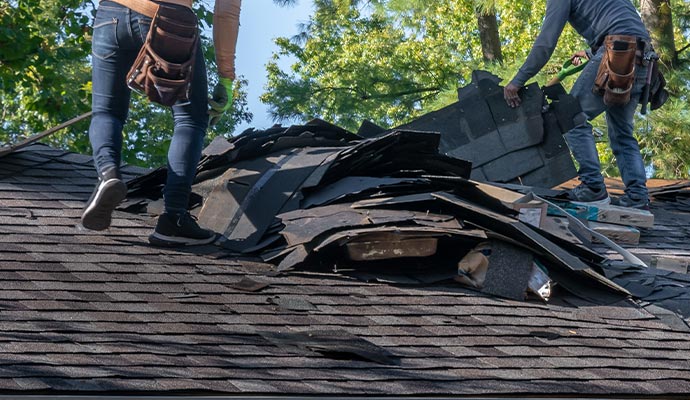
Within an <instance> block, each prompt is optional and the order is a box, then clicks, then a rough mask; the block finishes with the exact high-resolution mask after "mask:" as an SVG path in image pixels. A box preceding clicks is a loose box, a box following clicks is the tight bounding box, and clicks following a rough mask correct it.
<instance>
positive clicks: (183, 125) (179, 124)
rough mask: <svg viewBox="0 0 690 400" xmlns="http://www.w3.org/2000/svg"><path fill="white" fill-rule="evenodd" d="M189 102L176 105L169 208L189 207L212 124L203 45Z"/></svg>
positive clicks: (167, 198)
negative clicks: (205, 141)
mask: <svg viewBox="0 0 690 400" xmlns="http://www.w3.org/2000/svg"><path fill="white" fill-rule="evenodd" d="M189 100H190V101H189V103H188V104H186V105H175V106H173V118H174V119H175V131H174V134H173V137H172V141H171V142H170V148H169V149H168V179H167V182H166V185H165V189H164V197H165V210H166V211H170V212H183V211H186V210H187V205H188V202H189V195H190V193H191V186H192V183H193V181H194V177H195V175H196V167H197V164H198V163H199V159H200V157H201V150H202V147H203V144H204V137H205V136H206V129H207V128H208V82H207V79H206V67H205V64H204V58H203V54H202V51H201V48H198V49H197V52H196V61H195V64H194V77H193V81H192V90H191V94H190V99H189Z"/></svg>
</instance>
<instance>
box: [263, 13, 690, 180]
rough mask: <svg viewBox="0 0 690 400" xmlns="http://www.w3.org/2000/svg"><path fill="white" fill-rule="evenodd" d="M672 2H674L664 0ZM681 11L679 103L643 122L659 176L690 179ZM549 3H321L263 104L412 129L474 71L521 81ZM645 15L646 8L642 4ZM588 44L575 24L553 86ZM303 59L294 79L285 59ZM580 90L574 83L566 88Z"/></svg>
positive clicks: (277, 113) (677, 18)
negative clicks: (488, 40)
mask: <svg viewBox="0 0 690 400" xmlns="http://www.w3.org/2000/svg"><path fill="white" fill-rule="evenodd" d="M661 1H662V2H663V1H664V0H661ZM666 2H668V4H670V5H671V8H672V11H673V17H674V18H673V23H674V27H675V42H676V43H675V46H676V48H677V49H681V51H680V52H679V53H678V56H679V60H678V61H677V62H676V63H675V64H674V65H668V64H667V65H665V68H664V73H665V74H666V77H667V79H668V80H669V89H670V91H671V95H672V98H671V100H670V101H669V102H668V103H667V104H666V105H665V106H664V107H663V108H662V109H660V110H657V111H655V112H652V113H650V114H648V115H647V116H641V115H638V116H637V117H636V119H637V121H636V125H635V126H636V133H637V135H638V138H639V141H640V144H641V147H642V152H643V155H644V157H645V161H646V163H647V164H648V165H649V172H650V176H656V177H665V178H674V177H675V178H681V177H683V178H686V177H688V171H689V170H690V132H689V129H688V128H687V127H688V126H690V114H689V113H688V107H687V104H688V92H689V91H690V73H689V71H688V61H687V58H685V54H684V53H683V51H684V49H685V46H687V45H688V39H689V37H690V35H689V30H688V21H690V5H689V4H690V3H688V2H686V1H683V0H671V1H668V0H666ZM545 4H546V2H545V1H506V0H438V1H433V2H429V1H423V0H371V1H352V0H350V1H345V0H314V5H315V10H316V11H315V13H314V15H313V16H312V18H311V20H310V22H309V24H307V25H306V26H305V29H304V31H303V32H302V34H301V35H299V36H297V37H294V38H280V39H278V41H277V43H278V44H279V46H280V50H279V51H278V52H277V53H275V54H274V62H272V63H269V68H268V72H269V85H268V90H267V91H266V93H265V94H264V96H263V100H264V101H265V102H267V103H268V104H269V105H270V106H271V112H272V113H273V115H274V117H275V118H277V119H282V118H287V117H291V118H301V119H309V118H313V117H321V118H325V119H327V120H331V121H334V122H336V123H338V124H340V125H342V126H344V127H346V128H348V129H351V130H355V131H356V130H357V127H358V126H359V124H360V123H361V121H362V120H363V119H369V120H371V121H372V122H375V123H377V124H379V125H381V126H383V127H387V128H388V127H393V126H396V125H399V124H402V123H405V122H407V121H409V120H411V119H413V118H415V117H417V116H419V115H421V114H424V113H427V112H429V111H433V110H435V109H438V108H441V107H442V106H445V105H448V104H450V103H452V102H454V101H457V93H456V89H457V87H459V86H464V85H465V84H467V83H468V82H467V80H468V79H469V78H470V72H471V71H472V70H473V69H484V70H488V71H491V72H493V73H495V74H496V75H498V76H500V77H502V78H504V80H505V81H506V82H507V81H508V80H509V79H511V78H512V77H513V76H514V74H515V72H516V71H517V69H518V68H519V66H520V65H521V64H522V62H523V61H524V60H525V58H526V57H527V54H528V53H529V50H530V48H531V45H532V43H533V41H534V38H535V37H536V36H537V34H538V33H539V30H540V28H541V22H542V19H543V15H544V9H545ZM636 6H639V3H636ZM478 10H479V11H480V12H487V13H490V14H495V16H496V20H497V22H498V34H499V37H500V46H501V49H500V50H501V52H502V60H491V61H489V60H486V59H484V58H483V57H482V48H481V45H480V39H479V38H480V31H479V26H478V23H477V12H478ZM586 47H587V46H586V43H585V42H584V40H583V39H582V38H581V37H580V36H579V35H578V34H577V33H576V32H575V31H574V30H573V29H572V28H571V27H570V26H569V25H568V26H566V29H565V30H564V32H563V34H562V35H561V38H560V41H559V44H558V47H557V48H556V51H555V53H554V55H553V56H552V58H551V60H550V62H549V63H548V64H547V66H546V67H545V68H544V69H543V70H542V71H541V72H540V73H539V74H538V75H537V76H536V77H535V79H536V81H537V82H539V83H540V84H541V85H543V84H545V83H546V82H547V81H548V80H549V79H550V78H551V77H552V76H553V75H554V74H556V72H557V71H558V70H559V69H560V67H561V65H562V63H563V62H564V61H565V60H566V59H568V58H569V57H570V55H571V54H572V53H573V52H574V51H576V50H582V49H584V48H586ZM285 56H292V57H295V58H296V59H297V62H295V63H294V64H293V65H292V67H291V68H290V69H289V70H281V69H280V68H278V64H277V62H276V60H279V59H281V57H285ZM573 82H574V78H570V79H569V80H568V81H566V82H564V86H566V89H569V87H570V86H571V85H572V83H573ZM594 124H595V127H596V131H597V132H599V133H601V134H602V135H603V136H602V137H601V138H600V144H599V150H600V155H601V158H602V162H603V168H604V173H605V174H606V175H610V176H617V175H619V173H618V170H617V168H616V166H615V162H614V160H613V156H612V154H611V151H610V149H609V147H608V146H607V138H606V135H605V134H606V128H605V121H604V118H603V116H602V117H600V118H598V119H597V120H595V121H594Z"/></svg>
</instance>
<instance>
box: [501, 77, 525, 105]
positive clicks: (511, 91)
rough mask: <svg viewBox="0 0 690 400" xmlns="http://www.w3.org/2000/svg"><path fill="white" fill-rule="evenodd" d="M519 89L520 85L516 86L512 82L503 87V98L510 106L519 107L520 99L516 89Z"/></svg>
mask: <svg viewBox="0 0 690 400" xmlns="http://www.w3.org/2000/svg"><path fill="white" fill-rule="evenodd" d="M519 90H520V86H517V85H515V84H513V83H509V84H508V85H507V86H506V87H504V88H503V98H504V99H505V100H506V103H507V104H508V106H509V107H510V108H515V107H519V106H520V103H521V102H522V100H521V99H520V96H519V95H518V91H519Z"/></svg>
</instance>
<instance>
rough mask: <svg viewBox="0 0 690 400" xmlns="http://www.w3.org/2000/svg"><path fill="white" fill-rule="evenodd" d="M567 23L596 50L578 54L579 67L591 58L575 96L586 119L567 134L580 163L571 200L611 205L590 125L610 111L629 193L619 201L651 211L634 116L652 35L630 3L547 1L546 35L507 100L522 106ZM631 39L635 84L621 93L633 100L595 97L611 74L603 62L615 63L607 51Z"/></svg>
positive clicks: (610, 129)
mask: <svg viewBox="0 0 690 400" xmlns="http://www.w3.org/2000/svg"><path fill="white" fill-rule="evenodd" d="M566 22H569V23H570V24H571V25H572V26H573V28H575V30H576V31H577V32H578V33H579V34H580V35H582V36H583V37H584V38H585V39H586V40H587V43H588V44H589V46H590V47H591V51H587V52H584V51H581V52H577V53H575V55H573V63H575V64H578V63H579V62H581V58H583V57H585V58H588V59H589V62H588V63H587V65H586V66H585V68H584V69H583V71H582V72H581V74H580V76H579V77H578V79H577V81H576V82H575V84H574V86H573V88H572V90H571V93H570V94H571V95H572V96H574V97H575V98H577V99H578V101H579V103H580V106H581V107H582V110H583V112H584V113H585V115H586V117H587V121H586V122H585V123H583V124H581V125H579V126H577V127H575V128H574V129H572V130H571V131H570V132H568V133H567V134H566V136H565V137H566V140H567V142H568V145H569V147H570V150H571V151H572V153H573V156H574V157H575V159H576V160H577V161H578V163H579V165H580V168H579V170H578V175H579V178H580V185H579V186H577V187H576V188H574V189H571V190H569V191H568V193H567V195H568V198H569V200H571V201H573V202H576V203H583V204H599V205H602V204H608V203H610V198H609V195H608V193H607V191H606V187H605V185H604V178H603V176H602V174H601V165H600V163H599V155H598V153H597V149H596V145H595V141H594V136H593V134H592V125H591V124H590V123H589V121H591V120H592V119H594V118H595V117H597V116H598V115H600V114H601V113H602V112H606V122H607V127H608V136H609V142H610V144H611V149H612V151H613V154H614V155H615V157H616V162H617V164H618V168H619V170H620V172H621V176H622V179H623V183H624V184H625V195H623V196H622V197H620V198H618V199H616V203H617V204H618V205H621V206H626V207H636V208H643V209H648V208H649V198H648V192H647V187H646V171H645V166H644V163H643V160H642V155H641V154H640V148H639V144H638V142H637V140H636V139H635V137H634V136H633V117H634V114H635V110H636V108H637V105H638V103H639V99H640V96H641V94H642V91H643V89H644V86H645V83H646V82H645V81H646V74H647V66H646V64H643V63H642V62H641V60H642V59H643V55H644V51H645V50H644V49H645V48H649V45H648V44H649V34H648V32H647V29H646V28H645V26H644V24H643V22H642V20H641V18H640V16H639V14H638V12H637V10H636V9H635V7H634V6H633V5H632V3H631V2H630V0H547V2H546V15H545V17H544V22H543V25H542V28H541V32H540V33H539V36H538V37H537V39H536V41H535V42H534V45H533V46H532V50H531V51H530V53H529V56H528V57H527V60H526V61H525V63H524V64H523V65H522V67H521V68H520V70H519V71H518V73H517V74H516V75H515V77H514V78H513V79H512V81H511V82H510V83H509V84H508V85H507V86H506V87H505V88H504V97H505V100H506V102H507V103H508V105H509V106H510V107H513V108H514V107H518V106H519V105H520V97H519V90H520V88H522V87H523V86H524V84H525V82H526V81H527V80H529V79H530V78H532V77H533V76H534V75H536V74H537V73H538V72H539V71H540V70H541V69H542V68H543V67H544V65H545V64H546V63H547V61H548V60H549V58H550V57H551V55H552V54H553V51H554V49H555V48H556V43H557V42H558V39H559V37H560V35H561V32H562V31H563V28H564V27H565V24H566ZM621 38H622V39H621ZM626 38H628V39H630V40H632V41H633V42H634V43H633V45H636V46H637V49H632V48H631V51H633V52H635V53H636V55H634V56H632V57H633V58H634V59H635V61H634V63H633V64H631V66H630V68H631V73H630V81H629V82H630V86H629V87H628V88H625V89H618V90H619V91H625V90H627V91H628V92H627V95H628V98H629V101H628V102H627V103H626V104H611V102H607V101H605V96H602V95H601V94H599V93H595V92H594V91H593V87H594V83H595V80H598V78H599V77H601V76H608V75H603V74H604V73H608V72H607V71H603V72H602V71H600V64H604V66H608V65H609V64H612V63H611V62H610V61H608V62H605V63H602V58H604V59H605V60H608V59H607V56H609V55H611V54H614V52H607V48H608V49H609V50H611V49H612V47H614V46H615V47H616V50H620V49H621V48H625V47H621V45H623V46H625V44H626V42H624V41H620V40H625V39H626ZM619 39H620V40H619ZM635 42H636V43H635ZM631 46H632V45H631ZM645 46H646V47H645ZM619 53H621V52H619ZM614 76H618V75H614ZM615 90H616V89H612V91H611V93H612V94H613V95H615V94H616V91H615ZM607 94H608V93H607Z"/></svg>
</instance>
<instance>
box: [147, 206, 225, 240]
mask: <svg viewBox="0 0 690 400" xmlns="http://www.w3.org/2000/svg"><path fill="white" fill-rule="evenodd" d="M214 240H216V233H215V232H213V231H212V230H209V229H204V228H202V227H200V226H199V224H197V222H196V217H194V216H192V215H191V214H189V213H188V212H184V213H167V212H166V213H163V214H161V216H160V217H158V222H157V223H156V229H155V230H154V231H153V233H152V234H151V235H149V243H151V244H152V245H154V246H164V247H175V246H192V245H201V244H208V243H211V242H213V241H214Z"/></svg>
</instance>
